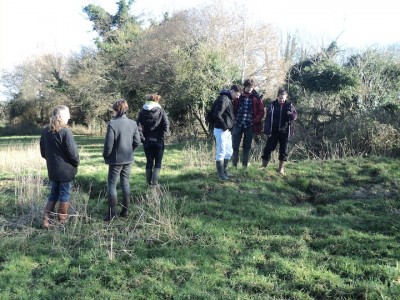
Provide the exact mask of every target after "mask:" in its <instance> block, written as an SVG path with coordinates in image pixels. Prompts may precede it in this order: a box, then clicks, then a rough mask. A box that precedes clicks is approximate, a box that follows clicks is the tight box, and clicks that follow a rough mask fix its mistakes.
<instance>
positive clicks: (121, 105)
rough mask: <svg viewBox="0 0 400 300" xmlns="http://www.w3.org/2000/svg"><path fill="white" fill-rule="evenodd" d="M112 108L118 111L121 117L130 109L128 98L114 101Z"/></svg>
mask: <svg viewBox="0 0 400 300" xmlns="http://www.w3.org/2000/svg"><path fill="white" fill-rule="evenodd" d="M112 108H113V110H114V111H115V112H116V113H117V116H118V117H120V116H122V115H124V114H126V112H127V111H128V109H129V106H128V102H126V100H124V99H118V100H117V101H115V102H114V104H113V106H112Z"/></svg>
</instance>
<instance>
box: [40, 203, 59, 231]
mask: <svg viewBox="0 0 400 300" xmlns="http://www.w3.org/2000/svg"><path fill="white" fill-rule="evenodd" d="M56 203H57V201H47V203H46V206H45V208H44V215H43V228H49V225H50V222H49V218H50V214H51V213H52V212H54V207H55V206H56Z"/></svg>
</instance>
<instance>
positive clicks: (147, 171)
mask: <svg viewBox="0 0 400 300" xmlns="http://www.w3.org/2000/svg"><path fill="white" fill-rule="evenodd" d="M152 174H153V170H152V169H146V180H147V183H148V184H149V185H150V184H151V176H152Z"/></svg>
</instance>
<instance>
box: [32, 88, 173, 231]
mask: <svg viewBox="0 0 400 300" xmlns="http://www.w3.org/2000/svg"><path fill="white" fill-rule="evenodd" d="M160 99H161V97H160V96H159V95H157V94H150V95H146V102H145V104H144V105H143V107H142V109H141V111H140V113H139V116H138V118H137V121H136V122H135V121H134V120H131V119H129V118H128V117H127V115H126V113H127V111H128V108H129V107H128V103H127V102H126V100H124V99H119V100H117V101H115V102H114V104H113V106H112V108H113V114H114V117H113V119H112V120H111V121H110V122H109V123H108V126H107V133H106V136H105V141H104V149H103V158H104V161H105V163H106V164H108V176H107V194H108V210H107V213H106V215H105V217H104V221H111V220H112V219H113V218H115V217H117V215H118V213H117V207H118V198H117V182H118V179H119V181H120V186H121V191H122V203H121V204H122V208H121V210H120V212H119V216H121V217H127V216H128V208H129V202H130V198H131V192H130V184H129V178H130V173H131V166H132V164H133V162H134V152H135V151H136V149H137V148H138V147H139V145H140V144H141V143H143V148H144V152H145V155H146V180H147V183H148V184H149V185H152V186H156V185H158V180H159V176H160V170H161V164H162V159H163V155H164V147H165V146H164V140H165V138H166V137H167V136H168V135H169V120H168V116H167V114H166V112H165V111H164V109H163V108H162V107H161V106H160V104H159V102H160ZM69 119H70V112H69V108H68V107H67V106H65V105H59V106H57V107H56V108H55V109H54V110H53V112H52V114H51V117H50V123H49V125H47V126H46V127H45V128H44V129H43V131H42V134H41V137H40V152H41V155H42V157H43V158H44V159H45V160H46V166H47V173H48V177H49V181H50V195H49V197H48V199H47V202H46V205H45V208H44V217H43V227H44V228H48V227H49V225H50V215H51V214H52V213H54V212H55V207H56V204H57V202H59V205H58V210H57V216H58V221H59V222H60V223H61V224H64V223H65V222H66V219H67V217H68V208H69V200H70V193H71V186H72V181H73V180H74V178H75V176H76V174H77V171H78V165H79V162H80V161H79V154H78V148H77V145H76V142H75V140H74V137H73V135H72V131H71V129H69V128H68V125H67V124H68V120H69Z"/></svg>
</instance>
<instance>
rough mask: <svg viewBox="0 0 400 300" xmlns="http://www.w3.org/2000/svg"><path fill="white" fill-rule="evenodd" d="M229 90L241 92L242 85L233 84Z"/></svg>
mask: <svg viewBox="0 0 400 300" xmlns="http://www.w3.org/2000/svg"><path fill="white" fill-rule="evenodd" d="M231 90H232V91H235V92H236V93H241V92H242V87H241V86H240V85H237V84H234V85H232V86H231Z"/></svg>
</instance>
